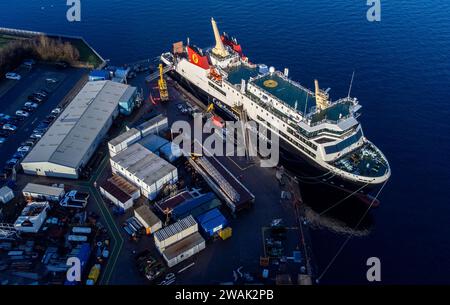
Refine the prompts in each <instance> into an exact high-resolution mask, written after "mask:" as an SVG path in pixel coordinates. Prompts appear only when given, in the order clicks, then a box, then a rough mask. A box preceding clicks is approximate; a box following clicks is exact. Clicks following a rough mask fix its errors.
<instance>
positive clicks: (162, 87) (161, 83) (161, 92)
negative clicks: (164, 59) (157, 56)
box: [158, 64, 169, 101]
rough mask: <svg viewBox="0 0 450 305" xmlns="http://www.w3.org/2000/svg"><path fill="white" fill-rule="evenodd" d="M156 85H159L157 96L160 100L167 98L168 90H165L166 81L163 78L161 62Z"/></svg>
mask: <svg viewBox="0 0 450 305" xmlns="http://www.w3.org/2000/svg"><path fill="white" fill-rule="evenodd" d="M158 87H159V97H160V98H161V101H167V100H169V92H168V91H167V83H166V80H165V79H164V73H163V65H162V64H159V79H158Z"/></svg>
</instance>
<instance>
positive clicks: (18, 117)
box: [11, 115, 25, 121]
mask: <svg viewBox="0 0 450 305" xmlns="http://www.w3.org/2000/svg"><path fill="white" fill-rule="evenodd" d="M11 119H12V120H16V121H23V120H25V118H24V117H23V116H19V115H14V116H12V117H11Z"/></svg>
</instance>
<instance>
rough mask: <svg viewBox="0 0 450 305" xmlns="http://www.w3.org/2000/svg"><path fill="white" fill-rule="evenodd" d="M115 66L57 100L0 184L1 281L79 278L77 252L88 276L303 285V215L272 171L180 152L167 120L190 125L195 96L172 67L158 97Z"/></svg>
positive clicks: (306, 261)
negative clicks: (49, 119)
mask: <svg viewBox="0 0 450 305" xmlns="http://www.w3.org/2000/svg"><path fill="white" fill-rule="evenodd" d="M108 69H110V70H108ZM112 70H113V68H107V69H105V70H95V71H92V72H91V74H90V76H89V80H90V81H89V82H87V83H86V84H85V85H84V83H83V85H82V86H78V88H77V91H75V92H72V94H71V95H70V97H66V98H65V99H64V101H65V103H64V107H62V109H61V113H60V114H58V116H57V118H56V120H55V122H53V123H52V125H50V126H49V128H48V129H47V130H45V132H44V134H43V135H42V138H41V139H40V140H39V141H38V142H37V143H36V144H35V145H33V146H31V147H30V148H31V149H30V152H29V153H28V154H27V155H26V156H25V157H24V159H23V160H22V161H21V167H20V166H19V167H17V169H16V173H15V177H14V179H12V178H9V180H7V181H9V182H8V183H7V184H8V185H9V186H5V187H4V188H2V189H0V195H1V196H0V199H1V200H0V201H2V202H3V201H5V202H6V203H5V204H4V207H3V208H2V213H1V217H2V218H1V219H2V220H1V222H3V224H1V225H0V226H1V227H0V232H1V236H2V240H0V268H1V270H6V273H5V274H7V276H5V279H2V281H4V283H19V284H21V283H26V284H29V283H49V284H66V285H73V284H77V283H76V282H73V281H68V280H67V279H66V274H65V272H66V271H67V270H68V266H67V265H66V261H67V259H68V258H69V257H77V258H78V259H80V260H81V261H82V262H83V270H82V281H81V283H82V284H86V285H93V284H146V283H151V284H161V285H170V284H174V283H175V284H200V283H207V284H220V283H227V284H229V283H241V284H242V283H250V284H260V283H280V284H281V283H293V284H296V283H302V284H310V283H311V275H312V273H313V270H312V269H311V267H310V257H309V254H310V253H309V251H310V250H309V248H308V249H307V248H306V247H305V245H304V243H305V240H307V239H305V238H303V237H301V236H300V227H301V226H302V221H301V216H300V215H299V214H298V211H297V207H296V206H295V203H293V201H289V200H284V199H280V198H281V197H280V196H281V194H282V191H285V192H287V191H286V190H285V189H283V183H281V180H280V179H278V178H276V175H275V174H276V172H277V170H276V169H273V168H262V167H259V166H256V165H255V163H252V162H249V163H248V164H247V166H246V167H245V168H244V167H240V166H237V164H241V163H242V162H244V161H243V160H242V158H241V157H230V156H229V157H225V156H222V157H220V156H217V157H211V156H206V155H186V154H184V153H183V150H182V148H180V147H179V146H178V145H176V144H174V143H173V142H172V139H173V135H172V134H171V130H170V128H169V126H171V124H172V123H173V122H174V121H176V120H185V121H188V122H190V123H192V119H193V113H194V112H196V111H197V112H201V110H200V109H201V108H203V109H204V108H205V107H204V106H202V105H201V104H200V101H199V100H197V99H196V98H195V97H193V96H192V95H190V94H189V93H188V92H186V91H185V90H184V89H183V88H181V87H179V85H177V84H176V83H175V82H174V81H172V80H171V79H170V78H169V77H167V76H164V78H165V82H164V83H165V86H166V87H165V88H166V89H167V90H168V91H167V94H168V99H169V100H168V101H161V100H158V98H154V96H155V97H156V96H159V93H158V86H157V85H156V82H150V83H147V82H146V81H145V78H146V76H147V75H148V72H147V71H148V69H147V68H144V67H143V66H142V65H140V64H136V65H133V66H128V67H124V68H123V69H122V68H119V69H118V68H115V69H114V71H115V72H111V71H112ZM131 75H132V77H130V76H131ZM127 79H128V80H127ZM155 80H156V81H160V80H161V77H160V78H159V80H158V79H155ZM84 82H86V80H85V81H84ZM123 82H128V85H125V84H123ZM141 90H142V91H141ZM113 96H114V97H113ZM143 97H144V98H143ZM205 118H206V119H207V120H208V116H205ZM209 119H211V116H209ZM1 149H3V148H1ZM245 162H247V161H245ZM256 177H257V178H256ZM11 193H12V194H13V197H14V198H11ZM256 194H257V195H256ZM274 221H275V225H274ZM277 230H278V231H277ZM274 231H276V232H278V233H277V234H276V235H273V232H274ZM280 232H282V233H280ZM302 234H304V232H303V231H302ZM2 272H3V271H2ZM300 278H301V281H300Z"/></svg>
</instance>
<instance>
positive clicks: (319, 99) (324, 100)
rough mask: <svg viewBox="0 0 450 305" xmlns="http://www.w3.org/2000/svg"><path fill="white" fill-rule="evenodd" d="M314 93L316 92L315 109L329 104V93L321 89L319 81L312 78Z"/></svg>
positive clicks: (323, 107)
mask: <svg viewBox="0 0 450 305" xmlns="http://www.w3.org/2000/svg"><path fill="white" fill-rule="evenodd" d="M314 86H315V94H316V106H317V109H319V110H323V109H325V108H327V107H328V105H329V95H328V93H327V92H325V91H323V90H321V89H320V87H319V81H318V80H317V79H315V80H314Z"/></svg>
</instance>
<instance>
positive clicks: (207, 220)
mask: <svg viewBox="0 0 450 305" xmlns="http://www.w3.org/2000/svg"><path fill="white" fill-rule="evenodd" d="M196 219H197V222H198V224H199V225H200V227H201V228H202V230H203V232H205V233H206V234H207V235H208V236H213V235H214V234H216V233H218V231H220V230H222V229H223V228H225V227H226V226H227V224H228V221H227V219H226V218H225V216H223V215H222V213H220V211H219V210H218V209H217V208H215V209H213V210H211V211H208V212H206V213H204V214H202V215H199V216H198V217H197V218H196Z"/></svg>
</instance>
